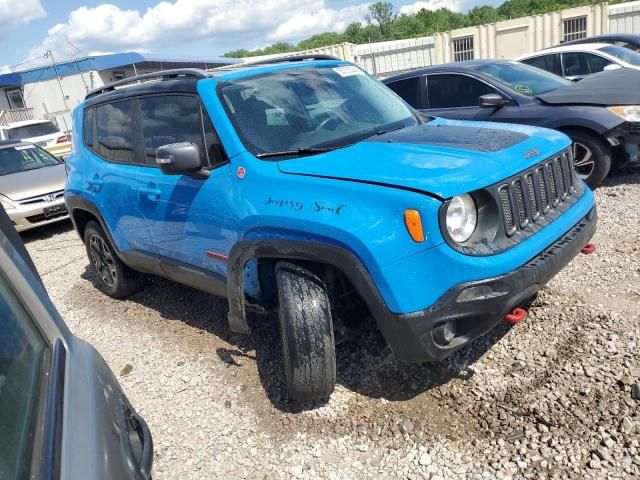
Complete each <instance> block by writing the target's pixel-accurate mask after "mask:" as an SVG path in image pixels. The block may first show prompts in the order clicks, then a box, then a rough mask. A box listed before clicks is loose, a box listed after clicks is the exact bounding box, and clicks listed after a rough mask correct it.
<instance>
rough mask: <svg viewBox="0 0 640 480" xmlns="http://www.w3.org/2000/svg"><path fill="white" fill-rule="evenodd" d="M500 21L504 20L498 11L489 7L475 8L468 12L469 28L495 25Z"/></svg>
mask: <svg viewBox="0 0 640 480" xmlns="http://www.w3.org/2000/svg"><path fill="white" fill-rule="evenodd" d="M499 20H502V18H500V15H499V14H498V11H497V10H496V9H495V8H493V7H490V6H488V5H484V6H482V7H474V8H472V9H471V10H469V11H468V12H467V25H469V26H474V25H484V24H485V23H495V22H497V21H499Z"/></svg>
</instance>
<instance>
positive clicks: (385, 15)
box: [367, 2, 398, 37]
mask: <svg viewBox="0 0 640 480" xmlns="http://www.w3.org/2000/svg"><path fill="white" fill-rule="evenodd" d="M397 16H398V14H397V13H394V11H393V3H390V2H376V3H372V4H371V5H369V13H368V14H367V21H368V22H369V23H373V22H377V23H378V28H380V33H381V34H382V36H383V37H386V36H388V35H389V31H390V29H391V24H392V23H393V21H394V20H395V19H396V17H397Z"/></svg>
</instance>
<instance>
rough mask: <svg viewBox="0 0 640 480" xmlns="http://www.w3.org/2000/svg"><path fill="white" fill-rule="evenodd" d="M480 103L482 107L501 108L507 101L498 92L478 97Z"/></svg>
mask: <svg viewBox="0 0 640 480" xmlns="http://www.w3.org/2000/svg"><path fill="white" fill-rule="evenodd" d="M478 103H479V105H480V106H481V107H491V108H500V107H502V106H504V104H505V103H507V102H506V100H505V99H504V98H502V96H501V95H498V94H497V93H487V94H486V95H482V96H481V97H480V98H479V99H478Z"/></svg>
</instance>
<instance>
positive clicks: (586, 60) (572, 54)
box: [516, 43, 640, 80]
mask: <svg viewBox="0 0 640 480" xmlns="http://www.w3.org/2000/svg"><path fill="white" fill-rule="evenodd" d="M516 60H517V61H519V62H522V63H526V64H527V65H531V66H533V67H538V68H541V69H543V70H547V71H548V72H551V73H555V74H556V75H560V76H561V77H564V78H566V79H569V80H577V79H580V78H582V77H585V76H587V75H591V74H592V73H598V72H601V71H602V70H610V69H612V68H633V69H636V70H640V53H638V52H635V51H633V50H630V49H628V48H624V47H619V46H617V45H610V44H608V43H585V44H579V45H561V46H559V47H552V48H547V49H545V50H540V51H538V52H536V53H530V54H528V55H523V56H521V57H519V58H516Z"/></svg>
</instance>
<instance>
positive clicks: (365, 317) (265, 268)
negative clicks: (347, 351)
mask: <svg viewBox="0 0 640 480" xmlns="http://www.w3.org/2000/svg"><path fill="white" fill-rule="evenodd" d="M279 261H285V259H282V258H279V259H271V258H261V259H259V260H258V277H259V281H260V289H261V292H262V300H263V301H265V302H266V303H268V304H270V305H271V306H277V304H278V289H277V285H276V279H275V265H276V263H277V262H279ZM286 261H287V262H289V263H295V264H296V265H299V266H300V267H302V268H305V269H307V270H309V271H310V272H312V273H313V274H315V275H317V276H318V277H319V278H320V279H321V280H322V281H323V282H324V284H325V286H326V287H327V293H328V294H329V301H330V302H331V310H332V313H333V315H334V321H339V322H340V323H342V324H344V325H346V326H348V327H352V328H360V327H362V326H364V324H365V323H366V322H370V321H371V320H372V319H373V317H372V315H371V312H370V310H369V308H368V306H367V303H366V302H365V300H364V298H362V295H361V294H360V292H358V290H357V289H356V288H355V287H354V286H353V283H352V282H351V281H350V280H349V278H348V277H347V276H346V275H345V274H344V273H343V272H342V271H341V270H340V269H339V268H337V267H335V266H333V265H330V264H328V263H320V262H311V261H301V260H294V261H290V260H286Z"/></svg>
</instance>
